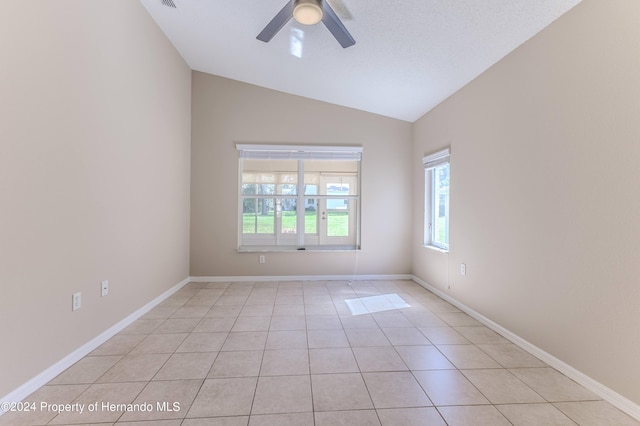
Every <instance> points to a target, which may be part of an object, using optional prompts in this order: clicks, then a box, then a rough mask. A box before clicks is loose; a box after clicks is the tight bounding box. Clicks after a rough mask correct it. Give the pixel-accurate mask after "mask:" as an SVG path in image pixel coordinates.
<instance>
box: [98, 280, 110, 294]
mask: <svg viewBox="0 0 640 426" xmlns="http://www.w3.org/2000/svg"><path fill="white" fill-rule="evenodd" d="M107 294H109V280H104V281H102V283H101V285H100V295H101V296H102V297H104V296H106V295H107Z"/></svg>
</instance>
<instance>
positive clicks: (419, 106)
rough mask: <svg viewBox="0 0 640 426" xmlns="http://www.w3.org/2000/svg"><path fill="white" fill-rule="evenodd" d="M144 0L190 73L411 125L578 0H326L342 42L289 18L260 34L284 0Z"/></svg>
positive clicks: (315, 27) (313, 27) (320, 29)
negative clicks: (338, 21)
mask: <svg viewBox="0 0 640 426" xmlns="http://www.w3.org/2000/svg"><path fill="white" fill-rule="evenodd" d="M140 1H141V3H142V4H143V5H144V6H145V8H146V9H147V10H148V11H149V13H150V15H151V16H152V17H153V19H154V20H155V21H156V22H157V23H158V25H159V26H160V28H161V29H162V31H164V33H165V34H166V35H167V37H168V38H169V40H171V42H172V43H173V45H174V46H175V47H176V48H177V49H178V51H179V52H180V54H181V55H182V57H183V58H184V59H185V61H186V62H187V63H188V64H189V66H190V67H191V68H192V69H194V70H196V71H202V72H205V73H209V74H214V75H219V76H223V77H227V78H231V79H234V80H239V81H243V82H247V83H251V84H255V85H258V86H262V87H267V88H270V89H275V90H279V91H282V92H286V93H291V94H295V95H299V96H304V97H308V98H312V99H317V100H321V101H325V102H330V103H333V104H338V105H343V106H347V107H351V108H356V109H359V110H363V111H369V112H372V113H376V114H381V115H384V116H388V117H393V118H397V119H400V120H405V121H409V122H413V121H415V120H417V119H418V118H420V117H421V116H422V115H424V114H425V113H426V112H427V111H429V110H430V109H432V108H433V107H435V106H436V105H437V104H439V103H440V102H442V101H443V100H444V99H446V98H447V97H449V96H450V95H452V94H453V93H454V92H456V91H457V90H458V89H460V88H461V87H463V86H464V85H465V84H467V83H468V82H470V81H471V80H473V79H474V78H475V77H477V76H478V75H479V74H481V73H482V72H484V71H485V70H486V69H487V68H489V67H491V66H492V65H493V64H495V63H496V62H498V61H499V60H500V59H501V58H503V57H504V56H505V55H507V54H508V53H509V52H511V51H512V50H513V49H515V48H516V47H518V46H519V45H520V44H522V43H523V42H525V41H526V40H527V39H529V38H530V37H532V36H533V35H535V34H536V33H537V32H539V31H540V30H542V29H543V28H544V27H546V26H547V25H549V24H550V23H551V22H552V21H554V20H555V19H556V18H558V17H559V16H560V15H562V14H563V13H565V12H567V11H568V10H569V9H571V8H572V7H573V6H575V5H576V4H578V3H579V2H580V1H581V0H402V1H401V0H329V3H330V4H331V5H333V7H334V9H335V10H336V12H337V13H338V15H339V16H340V17H341V18H342V19H343V23H344V25H345V26H346V27H347V29H348V30H349V32H350V33H351V35H353V37H354V38H355V39H356V44H355V45H354V46H352V47H349V48H347V49H343V48H342V47H341V46H340V45H339V44H338V42H337V41H336V40H335V39H334V38H333V36H332V35H331V33H330V32H329V31H328V30H327V29H326V27H324V25H323V24H318V25H315V26H310V27H307V26H304V25H301V24H298V23H297V22H296V21H295V20H293V19H292V20H291V21H290V22H289V23H288V24H287V25H286V26H285V27H284V28H283V29H282V30H281V31H280V32H279V33H278V34H277V35H276V36H275V37H274V38H273V39H272V40H271V42H269V43H263V42H261V41H259V40H256V36H257V35H258V33H259V32H260V31H262V29H263V28H264V27H265V26H266V25H267V23H268V22H269V21H270V20H271V19H272V18H273V17H274V16H275V14H276V13H278V12H279V11H280V9H282V7H283V6H284V5H285V4H286V2H287V1H289V0H173V1H174V2H175V4H176V5H177V9H172V8H170V7H167V6H163V5H162V1H161V0H140ZM298 39H302V42H301V43H298V45H299V46H301V48H302V51H301V52H296V49H295V46H296V43H295V40H298ZM292 41H293V43H292ZM298 56H300V57H298Z"/></svg>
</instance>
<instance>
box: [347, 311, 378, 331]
mask: <svg viewBox="0 0 640 426" xmlns="http://www.w3.org/2000/svg"><path fill="white" fill-rule="evenodd" d="M340 321H342V327H344V329H345V330H347V329H352V328H353V329H363V328H374V329H379V328H380V327H379V326H378V323H377V322H376V321H375V320H374V319H373V317H372V316H371V315H370V314H365V315H355V316H354V315H340Z"/></svg>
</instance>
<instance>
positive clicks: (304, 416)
mask: <svg viewBox="0 0 640 426" xmlns="http://www.w3.org/2000/svg"><path fill="white" fill-rule="evenodd" d="M249 426H314V424H313V413H292V414H259V415H252V416H251V419H250V420H249Z"/></svg>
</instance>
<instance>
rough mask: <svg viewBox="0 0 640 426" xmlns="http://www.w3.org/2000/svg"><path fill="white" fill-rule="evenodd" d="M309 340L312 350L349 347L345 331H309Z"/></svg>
mask: <svg viewBox="0 0 640 426" xmlns="http://www.w3.org/2000/svg"><path fill="white" fill-rule="evenodd" d="M307 338H308V342H309V348H311V349H320V348H348V347H349V341H348V340H347V336H346V335H345V332H344V331H343V330H309V331H307Z"/></svg>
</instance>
